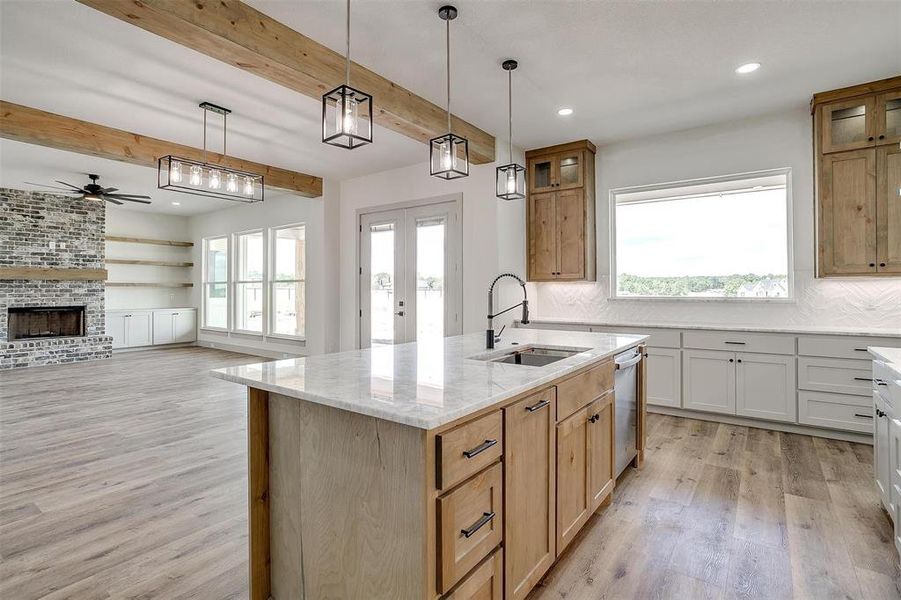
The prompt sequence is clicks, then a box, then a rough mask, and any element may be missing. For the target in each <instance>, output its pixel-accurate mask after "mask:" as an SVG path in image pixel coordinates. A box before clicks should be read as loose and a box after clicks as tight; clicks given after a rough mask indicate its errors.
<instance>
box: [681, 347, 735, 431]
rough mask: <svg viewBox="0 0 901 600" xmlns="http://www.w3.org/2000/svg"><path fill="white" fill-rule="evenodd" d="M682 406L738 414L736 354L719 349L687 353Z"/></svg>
mask: <svg viewBox="0 0 901 600" xmlns="http://www.w3.org/2000/svg"><path fill="white" fill-rule="evenodd" d="M682 406H683V408H689V409H691V410H703V411H706V412H717V413H724V414H727V415H734V414H735V354H733V353H732V352H717V351H715V350H683V351H682Z"/></svg>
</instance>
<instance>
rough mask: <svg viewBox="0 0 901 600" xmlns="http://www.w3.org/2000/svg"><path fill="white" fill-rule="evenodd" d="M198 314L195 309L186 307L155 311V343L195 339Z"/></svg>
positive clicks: (174, 342)
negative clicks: (186, 308)
mask: <svg viewBox="0 0 901 600" xmlns="http://www.w3.org/2000/svg"><path fill="white" fill-rule="evenodd" d="M196 314H197V313H196V311H194V310H185V309H177V310H155V311H153V345H154V346H159V345H161V344H183V343H186V342H193V341H195V340H196V339H197V334H196V327H197V319H196Z"/></svg>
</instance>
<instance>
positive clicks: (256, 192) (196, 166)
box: [157, 102, 265, 203]
mask: <svg viewBox="0 0 901 600" xmlns="http://www.w3.org/2000/svg"><path fill="white" fill-rule="evenodd" d="M200 108H202V109H203V160H202V161H199V160H193V159H190V158H182V157H179V156H172V155H169V156H163V157H162V158H160V159H159V161H158V163H157V187H158V188H160V189H161V190H173V191H176V192H184V193H186V194H194V195H197V196H211V197H213V198H222V199H224V200H233V201H236V202H248V203H249V202H262V201H263V196H264V194H265V188H264V185H263V176H262V175H259V174H257V173H251V172H249V171H239V170H237V169H230V168H228V167H226V166H223V165H221V164H217V163H216V162H210V161H209V160H208V159H207V152H206V120H207V119H206V117H207V113H211V112H212V113H216V114H218V115H222V158H225V157H226V153H225V152H226V143H227V142H228V115H229V113H231V111H230V110H229V109H227V108H223V107H221V106H217V105H215V104H212V103H210V102H201V103H200Z"/></svg>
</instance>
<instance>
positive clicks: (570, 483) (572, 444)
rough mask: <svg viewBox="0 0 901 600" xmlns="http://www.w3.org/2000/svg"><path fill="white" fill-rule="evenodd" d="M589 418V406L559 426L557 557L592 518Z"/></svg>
mask: <svg viewBox="0 0 901 600" xmlns="http://www.w3.org/2000/svg"><path fill="white" fill-rule="evenodd" d="M588 417H589V414H588V407H587V406H586V407H585V408H583V409H581V410H577V411H576V412H575V414H573V415H572V416H570V417H568V418H566V419H565V420H563V421H561V422H560V423H559V424H558V425H557V556H560V553H561V552H563V550H564V549H566V547H567V546H568V545H569V543H570V542H572V541H573V538H574V537H575V536H576V534H577V533H579V530H580V529H581V528H582V525H584V524H585V522H586V521H587V520H588V517H589V516H591V507H590V505H589V501H588Z"/></svg>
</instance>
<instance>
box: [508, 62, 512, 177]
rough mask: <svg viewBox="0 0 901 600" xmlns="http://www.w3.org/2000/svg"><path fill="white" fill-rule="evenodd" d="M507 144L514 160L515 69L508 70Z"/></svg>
mask: <svg viewBox="0 0 901 600" xmlns="http://www.w3.org/2000/svg"><path fill="white" fill-rule="evenodd" d="M507 144H508V146H509V149H510V162H511V163H512V162H513V69H510V70H509V71H507Z"/></svg>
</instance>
